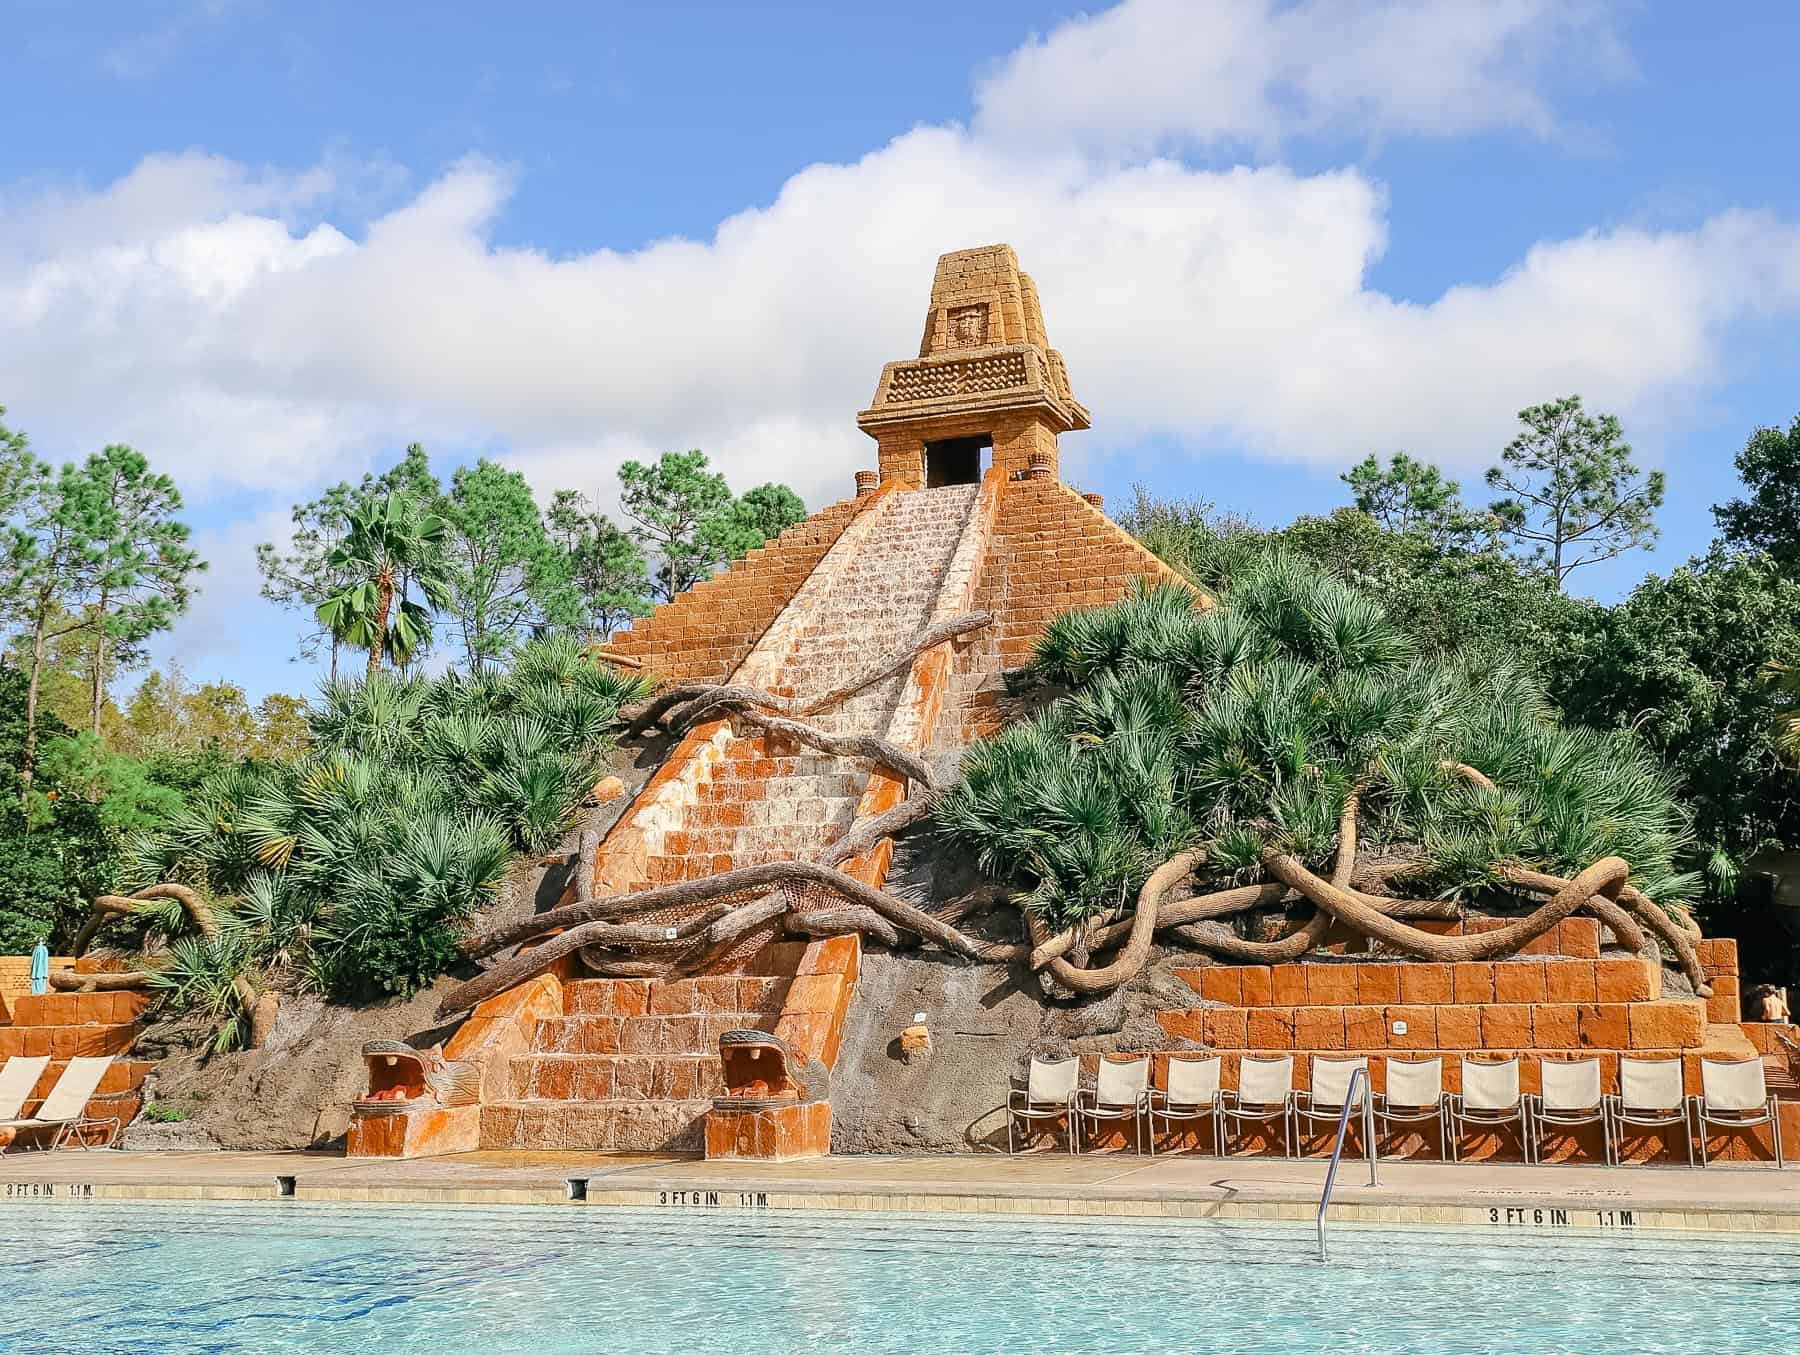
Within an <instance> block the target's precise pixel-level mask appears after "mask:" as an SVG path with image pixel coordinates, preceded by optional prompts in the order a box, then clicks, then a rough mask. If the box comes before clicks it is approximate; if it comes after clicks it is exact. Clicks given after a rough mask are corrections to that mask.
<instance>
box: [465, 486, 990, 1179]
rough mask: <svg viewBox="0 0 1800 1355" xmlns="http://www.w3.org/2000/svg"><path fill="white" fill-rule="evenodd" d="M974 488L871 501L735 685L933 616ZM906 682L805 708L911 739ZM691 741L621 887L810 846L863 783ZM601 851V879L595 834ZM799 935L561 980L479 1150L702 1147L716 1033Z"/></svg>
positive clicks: (845, 730)
mask: <svg viewBox="0 0 1800 1355" xmlns="http://www.w3.org/2000/svg"><path fill="white" fill-rule="evenodd" d="M978 492H979V486H977V485H956V486H950V487H946V488H942V489H930V490H915V491H910V492H907V493H901V494H892V495H889V496H888V497H887V498H886V499H885V501H884V502H882V503H880V504H878V505H876V506H875V507H874V508H873V509H872V510H871V511H870V513H869V515H868V517H867V518H866V519H865V520H862V521H859V522H858V523H856V524H854V525H853V526H852V527H851V528H850V529H849V530H847V531H846V532H845V533H844V535H843V537H842V538H840V539H839V541H838V542H837V543H836V544H835V545H834V546H833V548H832V549H831V551H830V552H829V553H828V554H827V555H826V557H825V559H824V560H823V561H821V562H820V565H819V566H818V568H817V569H815V570H814V571H813V572H812V574H811V575H810V576H809V577H808V578H807V581H806V582H805V584H803V585H802V586H801V588H800V590H799V591H798V592H797V593H796V594H795V596H794V599H793V601H792V602H790V603H789V604H788V606H787V607H786V608H785V609H784V610H783V611H782V613H781V614H780V616H778V617H777V619H776V621H775V623H774V624H773V625H772V626H771V627H770V628H769V630H768V632H767V633H766V634H765V635H764V636H763V637H762V638H761V639H760V640H759V641H758V643H757V644H756V646H755V647H754V648H753V649H752V651H751V653H750V655H749V656H748V658H746V660H745V661H744V663H743V664H742V665H741V666H740V667H739V669H738V671H737V672H736V674H734V676H733V681H735V682H738V683H743V684H747V685H751V686H757V687H763V688H766V689H767V690H770V691H773V692H775V693H777V694H778V695H782V696H789V697H799V698H801V699H803V700H804V699H806V698H809V697H813V696H819V695H823V694H824V693H826V692H828V691H831V690H833V689H834V688H836V687H838V686H840V685H842V684H843V683H845V682H847V681H849V680H850V679H852V678H854V677H856V676H857V675H858V674H859V673H861V672H863V671H865V670H866V669H867V668H868V667H869V666H870V665H872V664H873V663H875V662H876V661H877V660H878V659H880V658H881V657H883V656H884V655H886V654H888V653H890V652H891V651H893V650H895V649H898V648H900V647H902V646H903V645H904V644H905V643H906V642H907V641H908V640H910V639H911V638H912V637H913V636H914V635H915V634H917V633H918V631H920V630H921V629H923V628H924V627H925V626H926V625H927V624H929V623H930V622H931V621H932V620H933V619H934V618H936V617H937V616H938V615H939V612H940V603H941V601H942V594H943V593H944V591H945V580H946V577H947V575H949V574H950V572H951V565H952V561H953V558H954V557H956V555H957V548H958V545H959V543H961V542H962V541H963V538H964V534H965V531H966V529H967V528H968V527H969V524H970V520H971V515H972V512H973V510H974V508H975V505H976V499H977V495H978ZM951 610H955V609H954V608H951ZM907 683H908V673H907V672H906V671H902V672H900V673H897V674H895V675H894V676H892V677H890V678H887V679H884V680H883V681H881V682H879V683H876V684H875V685H874V686H872V687H869V688H867V689H865V690H864V691H862V692H860V693H858V694H857V695H855V696H853V697H851V698H850V699H849V700H847V701H845V702H843V703H842V704H840V705H838V706H836V707H834V708H832V709H830V710H827V711H822V712H820V713H819V714H818V715H816V716H810V717H808V721H809V722H810V723H813V724H815V725H817V726H819V727H820V728H823V729H825V730H827V731H829V732H832V733H841V734H853V733H855V734H877V735H882V736H885V737H892V738H895V739H896V740H897V741H900V742H902V743H903V744H905V745H907V746H916V745H917V744H918V743H919V742H921V740H922V739H923V737H924V734H925V731H924V730H923V729H920V728H915V727H914V726H915V725H916V724H917V721H916V720H909V719H908V715H909V712H906V711H902V710H901V706H902V705H903V704H904V701H905V696H906V691H907ZM704 748H705V749H706V750H707V752H708V754H709V756H708V757H707V759H706V760H705V762H704V763H703V764H702V765H697V766H695V767H693V768H691V769H689V775H690V780H689V781H688V782H686V783H680V782H672V783H671V787H672V789H671V793H668V794H666V795H665V796H664V797H663V798H661V799H660V800H654V801H652V802H651V803H650V804H648V805H647V806H645V808H644V810H643V811H642V812H641V813H639V814H638V815H637V816H636V819H635V821H634V823H633V825H632V827H633V828H634V829H635V830H637V831H638V832H639V833H641V834H642V837H641V840H642V842H643V844H644V846H645V848H646V849H647V850H646V853H645V855H644V857H643V861H642V865H641V867H638V868H634V871H633V874H634V875H635V876H636V881H635V882H634V883H633V884H632V885H630V886H628V888H634V887H646V886H655V885H659V884H668V883H674V882H676V881H680V880H695V879H704V878H706V877H708V876H712V875H717V874H719V873H720V872H722V871H727V870H732V869H736V868H739V867H743V866H750V865H759V864H764V863H767V862H776V861H791V860H810V859H814V858H816V857H817V856H819V855H820V854H821V853H822V852H823V851H824V850H825V849H826V848H827V847H829V846H830V845H831V843H832V842H834V841H835V840H836V839H837V838H838V837H839V836H841V835H842V834H843V833H844V831H845V830H846V829H848V828H849V826H850V824H851V823H852V822H853V821H854V820H855V818H856V816H857V809H858V804H859V802H860V801H861V799H862V797H863V795H864V793H865V791H866V789H867V788H868V785H869V782H870V771H871V769H870V766H869V764H868V763H867V762H865V761H862V760H860V759H844V758H836V757H830V756H827V755H825V754H821V753H817V752H814V751H812V750H809V749H806V748H803V747H798V746H793V745H791V744H788V743H786V742H785V741H782V740H778V739H771V738H768V737H765V736H761V735H752V734H746V735H743V736H739V735H736V734H734V733H732V732H731V731H730V730H729V729H726V728H723V727H721V729H720V730H719V731H718V732H717V733H716V734H715V735H713V736H712V738H711V739H710V740H709V741H707V742H706V743H705V744H704ZM672 761H673V759H672ZM675 788H679V790H680V793H674V791H675ZM601 861H602V869H601V875H600V878H601V882H602V884H603V887H604V886H606V885H607V883H608V880H607V874H606V868H605V863H606V854H605V849H604V848H603V850H602V857H601ZM640 870H641V874H640V873H639V871H640ZM805 949H806V947H805V946H804V945H801V944H796V943H793V942H787V941H781V940H779V939H777V938H776V936H775V934H774V932H773V930H772V929H771V930H770V931H769V932H768V933H766V934H757V935H755V936H753V937H752V938H751V939H750V942H749V944H746V945H743V946H740V947H739V948H738V950H737V952H735V954H736V956H737V957H739V958H731V957H727V959H726V960H725V961H723V962H721V964H720V965H719V966H718V968H720V969H721V970H724V971H727V972H719V973H711V974H707V975H703V976H700V977H696V978H688V979H681V980H678V981H674V982H667V983H663V982H655V981H650V980H642V979H574V980H570V981H566V982H565V983H564V984H563V993H564V998H563V1015H562V1016H561V1017H560V1018H548V1019H542V1020H539V1021H538V1023H537V1026H536V1029H535V1032H534V1034H533V1036H532V1041H531V1047H530V1050H529V1052H528V1053H526V1054H523V1055H520V1056H518V1057H516V1058H515V1059H514V1060H513V1063H512V1086H511V1091H512V1099H510V1100H506V1101H501V1102H496V1103H490V1104H485V1105H484V1106H483V1107H482V1116H481V1146H482V1147H484V1148H532V1149H543V1148H568V1149H587V1150H596V1151H611V1152H633V1151H637V1152H653V1151H662V1152H668V1151H699V1150H700V1149H701V1148H702V1147H703V1146H704V1141H705V1119H706V1113H707V1111H708V1109H709V1108H710V1107H711V1104H712V1099H713V1097H715V1096H718V1095H721V1094H722V1093H723V1092H724V1090H725V1088H724V1084H723V1081H722V1076H721V1067H720V1061H719V1056H718V1041H719V1036H720V1035H721V1034H723V1033H724V1032H725V1031H727V1030H733V1029H757V1030H764V1031H770V1032H773V1031H774V1030H775V1029H776V1025H777V1022H778V1021H779V1019H780V1017H781V1013H782V1008H783V1003H784V1001H785V999H786V998H787V996H788V990H789V988H790V986H791V985H792V982H793V979H794V976H795V974H796V972H797V971H798V969H799V967H800V963H801V958H802V955H803V953H804V951H805Z"/></svg>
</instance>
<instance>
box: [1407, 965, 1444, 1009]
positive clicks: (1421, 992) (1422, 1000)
mask: <svg viewBox="0 0 1800 1355" xmlns="http://www.w3.org/2000/svg"><path fill="white" fill-rule="evenodd" d="M1455 998H1456V984H1455V980H1454V978H1453V976H1452V972H1451V968H1450V966H1449V965H1447V964H1422V963H1420V964H1404V965H1401V966H1400V1000H1401V1002H1402V1003H1404V1004H1407V1005H1429V1006H1433V1007H1436V1006H1440V1005H1442V1004H1444V1003H1448V1002H1452V1001H1454V1000H1455Z"/></svg>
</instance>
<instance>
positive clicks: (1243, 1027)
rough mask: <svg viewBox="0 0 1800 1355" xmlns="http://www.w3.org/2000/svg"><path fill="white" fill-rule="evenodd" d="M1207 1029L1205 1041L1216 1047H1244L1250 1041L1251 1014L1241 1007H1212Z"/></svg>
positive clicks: (1207, 1020) (1208, 1014)
mask: <svg viewBox="0 0 1800 1355" xmlns="http://www.w3.org/2000/svg"><path fill="white" fill-rule="evenodd" d="M1205 1029H1206V1040H1205V1043H1207V1044H1209V1045H1211V1046H1212V1047H1213V1048H1214V1049H1242V1048H1244V1047H1245V1045H1246V1044H1248V1043H1249V1033H1250V1022H1249V1016H1248V1014H1247V1013H1246V1012H1245V1011H1244V1010H1243V1009H1242V1008H1241V1007H1214V1008H1212V1009H1210V1010H1209V1011H1207V1013H1206V1027H1205Z"/></svg>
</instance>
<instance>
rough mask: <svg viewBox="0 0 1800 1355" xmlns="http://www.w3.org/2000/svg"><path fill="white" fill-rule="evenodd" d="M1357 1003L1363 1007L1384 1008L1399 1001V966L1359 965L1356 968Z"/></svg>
mask: <svg viewBox="0 0 1800 1355" xmlns="http://www.w3.org/2000/svg"><path fill="white" fill-rule="evenodd" d="M1356 992H1357V1001H1358V1002H1359V1003H1361V1004H1362V1005H1363V1006H1365V1007H1386V1006H1388V1005H1389V1004H1391V1003H1397V1002H1399V1001H1400V966H1399V965H1397V964H1359V965H1358V966H1357V967H1356Z"/></svg>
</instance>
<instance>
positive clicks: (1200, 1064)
mask: <svg viewBox="0 0 1800 1355" xmlns="http://www.w3.org/2000/svg"><path fill="white" fill-rule="evenodd" d="M1219 1065H1220V1060H1219V1059H1218V1058H1216V1057H1215V1058H1207V1059H1170V1060H1169V1088H1168V1098H1169V1104H1171V1105H1176V1106H1205V1105H1211V1104H1212V1101H1213V1098H1214V1097H1216V1096H1217V1095H1218V1094H1219Z"/></svg>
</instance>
